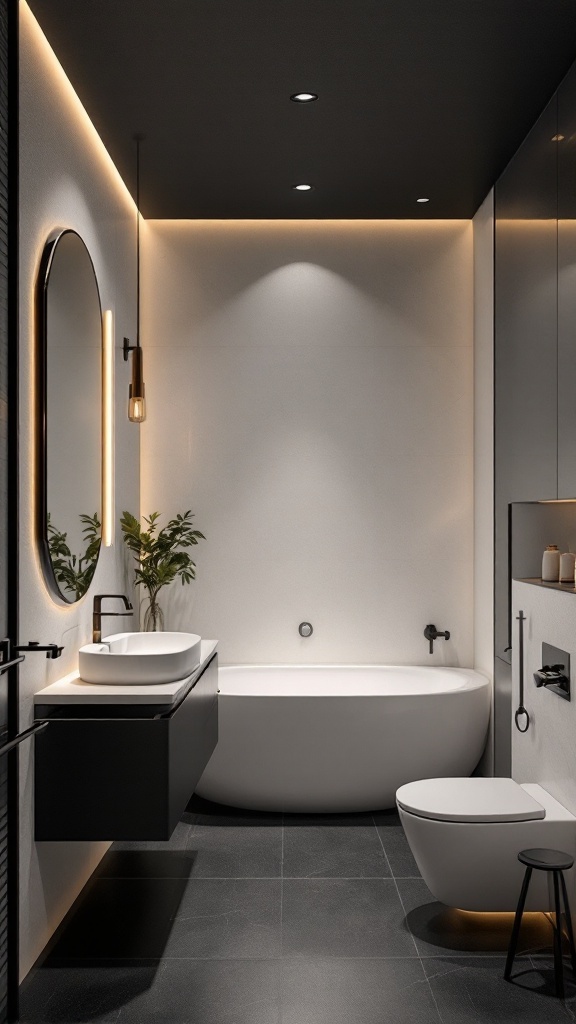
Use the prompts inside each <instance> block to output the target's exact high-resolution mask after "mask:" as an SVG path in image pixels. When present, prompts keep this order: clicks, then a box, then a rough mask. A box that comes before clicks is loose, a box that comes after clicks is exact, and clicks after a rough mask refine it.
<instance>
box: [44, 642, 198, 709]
mask: <svg viewBox="0 0 576 1024" xmlns="http://www.w3.org/2000/svg"><path fill="white" fill-rule="evenodd" d="M217 647H218V641H217V640H202V642H201V644H200V664H199V665H198V668H197V669H195V671H194V672H192V674H191V675H189V676H186V678H185V679H177V680H176V681H175V682H174V683H158V684H151V685H147V686H138V685H136V686H134V685H130V686H104V685H102V683H85V682H84V680H83V679H80V676H79V675H78V672H72V673H71V674H70V675H68V676H65V677H64V678H63V679H59V680H58V682H56V683H52V684H51V685H50V686H45V687H44V689H43V690H39V691H38V693H35V694H34V703H35V704H174V703H175V702H176V700H177V699H178V695H179V693H180V692H181V690H183V689H184V688H185V687H187V686H189V684H190V682H191V681H193V680H194V679H196V678H197V677H198V676H199V675H200V673H201V672H202V669H203V668H205V666H206V664H207V663H208V662H209V660H210V658H211V657H212V655H213V654H214V652H215V650H216V648H217Z"/></svg>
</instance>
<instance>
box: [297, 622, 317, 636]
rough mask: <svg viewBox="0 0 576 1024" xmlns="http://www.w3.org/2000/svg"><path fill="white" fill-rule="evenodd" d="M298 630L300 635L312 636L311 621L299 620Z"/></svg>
mask: <svg viewBox="0 0 576 1024" xmlns="http://www.w3.org/2000/svg"><path fill="white" fill-rule="evenodd" d="M298 632H299V633H300V636H312V633H313V632H314V629H313V626H312V623H311V622H301V623H300V625H299V626H298Z"/></svg>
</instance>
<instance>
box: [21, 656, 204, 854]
mask: <svg viewBox="0 0 576 1024" xmlns="http://www.w3.org/2000/svg"><path fill="white" fill-rule="evenodd" d="M36 718H37V719H39V720H48V721H49V722H50V724H49V726H48V728H47V729H44V730H43V732H41V733H39V734H38V735H37V736H36V740H35V743H36V747H35V838H36V840H52V841H56V840H99V839H104V840H113V839H123V840H166V839H169V838H170V836H171V834H172V832H173V831H174V829H175V827H176V825H177V823H178V821H179V820H180V818H181V817H182V813H183V811H184V810H185V808H186V805H187V804H188V802H189V800H190V797H191V796H192V794H193V793H194V789H195V787H196V784H197V782H198V780H199V779H200V776H201V775H202V772H203V771H204V768H205V767H206V765H207V763H208V760H209V759H210V756H211V754H212V751H213V750H214V747H215V746H216V743H217V740H218V656H217V654H214V656H213V657H212V659H211V660H210V661H209V662H208V664H207V665H206V667H205V668H204V669H203V670H202V671H201V672H200V674H199V676H198V678H197V679H195V680H194V677H192V679H191V684H190V686H189V687H187V688H185V690H184V693H183V694H181V695H180V694H179V696H178V699H177V700H176V702H175V704H174V705H171V706H166V707H163V706H162V705H158V704H125V705H120V704H57V705H52V706H49V705H45V706H42V705H37V707H36Z"/></svg>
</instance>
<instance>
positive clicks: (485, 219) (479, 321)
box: [472, 192, 494, 775]
mask: <svg viewBox="0 0 576 1024" xmlns="http://www.w3.org/2000/svg"><path fill="white" fill-rule="evenodd" d="M472 224H473V231H474V668H475V669H477V671H478V672H483V673H484V675H486V676H488V678H489V679H490V680H493V673H494V193H493V192H490V193H489V194H488V196H487V197H486V199H485V200H484V202H483V203H482V206H481V207H480V209H479V210H478V212H477V213H476V215H475V217H474V219H473V222H472ZM493 724H494V723H493V721H492V724H491V729H490V736H489V741H488V744H487V746H486V752H485V755H484V759H483V764H482V767H483V772H484V774H486V775H492V774H493V772H494V766H493V762H494V732H493Z"/></svg>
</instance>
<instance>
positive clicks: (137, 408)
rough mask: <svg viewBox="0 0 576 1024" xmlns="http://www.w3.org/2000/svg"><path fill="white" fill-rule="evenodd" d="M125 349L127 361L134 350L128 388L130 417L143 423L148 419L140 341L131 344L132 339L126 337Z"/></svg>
mask: <svg viewBox="0 0 576 1024" xmlns="http://www.w3.org/2000/svg"><path fill="white" fill-rule="evenodd" d="M123 351H124V359H125V361H126V362H128V355H129V353H130V352H132V380H131V382H130V387H129V389H128V419H129V420H130V421H131V422H132V423H142V422H143V421H144V420H145V419H146V395H145V391H146V389H145V387H144V377H143V371H142V349H141V348H140V343H139V342H137V344H136V345H131V344H130V339H129V338H124V345H123Z"/></svg>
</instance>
